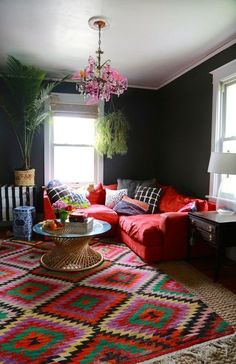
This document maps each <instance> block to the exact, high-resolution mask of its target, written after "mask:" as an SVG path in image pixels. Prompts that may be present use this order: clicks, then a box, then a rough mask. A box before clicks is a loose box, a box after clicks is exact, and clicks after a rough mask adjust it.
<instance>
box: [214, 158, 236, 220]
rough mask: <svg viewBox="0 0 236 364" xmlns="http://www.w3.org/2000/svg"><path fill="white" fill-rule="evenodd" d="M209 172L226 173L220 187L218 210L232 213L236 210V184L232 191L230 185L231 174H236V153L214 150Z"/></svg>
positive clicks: (217, 199)
mask: <svg viewBox="0 0 236 364" xmlns="http://www.w3.org/2000/svg"><path fill="white" fill-rule="evenodd" d="M208 172H211V173H218V174H225V175H226V177H223V178H222V179H221V183H220V187H219V190H218V194H217V197H216V211H217V212H218V213H219V214H227V215H232V214H234V213H235V212H236V185H235V186H234V190H233V191H232V186H230V192H227V191H229V187H227V186H229V185H230V178H229V175H230V174H236V153H218V152H212V153H211V157H210V161H209V166H208Z"/></svg>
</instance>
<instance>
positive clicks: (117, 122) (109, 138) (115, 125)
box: [95, 111, 129, 158]
mask: <svg viewBox="0 0 236 364" xmlns="http://www.w3.org/2000/svg"><path fill="white" fill-rule="evenodd" d="M128 130H129V124H128V121H127V119H126V118H125V116H124V114H123V113H122V112H121V111H114V112H112V113H110V114H107V115H105V116H103V117H101V118H99V119H98V120H97V122H96V140H95V149H96V150H97V152H98V153H99V154H101V155H106V156H107V157H108V158H112V156H113V155H114V154H120V155H124V154H126V153H127V150H128V148H127V138H128Z"/></svg>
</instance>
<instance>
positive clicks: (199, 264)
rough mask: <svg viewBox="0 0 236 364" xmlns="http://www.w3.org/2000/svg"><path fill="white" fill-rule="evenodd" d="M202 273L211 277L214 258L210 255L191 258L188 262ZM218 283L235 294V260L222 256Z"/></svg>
mask: <svg viewBox="0 0 236 364" xmlns="http://www.w3.org/2000/svg"><path fill="white" fill-rule="evenodd" d="M189 263H190V264H192V265H193V266H194V268H196V269H198V270H199V271H200V272H202V273H203V274H205V275H207V276H208V277H209V278H211V279H213V273H214V267H215V259H214V256H212V257H204V258H193V259H191V260H190V262H189ZM218 283H220V284H222V285H223V286H224V287H225V288H228V289H229V290H230V291H232V292H234V293H235V294H236V261H234V260H230V259H227V258H224V259H223V261H222V264H221V270H220V276H219V280H218Z"/></svg>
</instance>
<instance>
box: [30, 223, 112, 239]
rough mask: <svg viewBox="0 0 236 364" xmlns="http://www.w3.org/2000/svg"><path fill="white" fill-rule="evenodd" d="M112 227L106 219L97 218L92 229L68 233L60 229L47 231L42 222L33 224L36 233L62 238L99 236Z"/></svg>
mask: <svg viewBox="0 0 236 364" xmlns="http://www.w3.org/2000/svg"><path fill="white" fill-rule="evenodd" d="M110 229H111V225H110V224H109V223H108V222H106V221H102V220H97V219H93V226H92V228H91V229H89V231H86V232H84V233H76V234H75V233H68V232H63V229H62V231H61V232H60V230H52V231H50V232H49V231H48V230H47V231H45V230H44V229H43V227H42V222H41V223H38V224H36V225H34V226H33V231H34V232H35V233H36V234H39V235H44V236H49V237H50V236H51V237H58V238H60V237H62V238H80V237H81V238H82V237H86V236H88V237H89V236H97V235H100V234H104V233H106V232H107V231H109V230H110Z"/></svg>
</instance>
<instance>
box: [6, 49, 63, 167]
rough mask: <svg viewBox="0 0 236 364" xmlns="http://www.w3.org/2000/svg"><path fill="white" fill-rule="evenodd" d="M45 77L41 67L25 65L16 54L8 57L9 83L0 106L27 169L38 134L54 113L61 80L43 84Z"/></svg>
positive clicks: (7, 77)
mask: <svg viewBox="0 0 236 364" xmlns="http://www.w3.org/2000/svg"><path fill="white" fill-rule="evenodd" d="M45 76H46V74H45V73H44V71H42V70H41V69H39V68H37V67H34V66H29V65H23V64H22V63H21V62H20V61H18V60H17V59H16V58H14V57H12V56H9V57H8V60H7V69H6V72H5V73H2V74H1V75H0V78H1V79H2V80H3V81H4V84H5V86H6V93H4V95H2V96H1V99H0V106H1V107H2V108H3V109H4V110H5V112H6V114H7V115H8V119H9V121H10V122H11V124H12V126H13V129H14V132H15V135H16V138H17V141H18V144H19V148H20V151H21V156H22V161H23V166H22V167H23V169H25V170H27V169H29V168H30V156H31V150H32V143H33V138H34V135H35V133H36V132H37V131H38V130H39V128H40V126H41V124H43V123H44V122H45V121H46V120H48V118H49V116H50V114H51V109H50V104H49V97H50V93H51V91H52V90H53V89H54V87H55V86H56V85H58V84H59V83H60V82H61V81H60V82H51V83H49V84H47V85H43V81H44V80H45Z"/></svg>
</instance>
